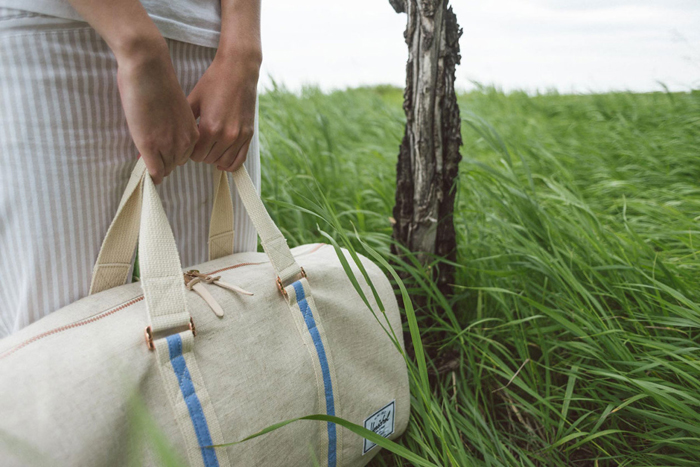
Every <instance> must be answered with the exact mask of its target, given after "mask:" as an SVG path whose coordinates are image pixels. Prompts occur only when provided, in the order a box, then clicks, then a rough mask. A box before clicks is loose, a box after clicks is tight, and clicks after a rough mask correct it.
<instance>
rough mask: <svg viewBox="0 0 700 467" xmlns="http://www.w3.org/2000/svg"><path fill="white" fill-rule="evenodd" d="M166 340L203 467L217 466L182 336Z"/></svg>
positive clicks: (173, 336)
mask: <svg viewBox="0 0 700 467" xmlns="http://www.w3.org/2000/svg"><path fill="white" fill-rule="evenodd" d="M167 341H168V351H169V353H170V364H171V365H172V367H173V371H174V372H175V376H177V382H178V384H179V386H180V391H181V392H182V397H183V398H184V399H185V404H186V405H187V410H188V411H189V413H190V419H191V420H192V425H193V426H194V432H195V434H196V436H197V442H198V443H199V448H200V450H201V451H202V460H203V461H204V465H205V467H219V461H218V459H217V458H216V450H215V449H214V448H212V447H207V446H211V445H213V444H214V443H213V441H212V439H211V434H210V433H209V426H208V425H207V419H206V417H205V416H204V410H203V409H202V404H201V403H200V402H199V398H198V397H197V392H196V391H195V388H194V384H193V383H192V378H191V377H190V372H189V370H188V369H187V364H186V363H185V357H184V356H183V355H182V338H181V337H180V334H174V335H172V336H168V338H167Z"/></svg>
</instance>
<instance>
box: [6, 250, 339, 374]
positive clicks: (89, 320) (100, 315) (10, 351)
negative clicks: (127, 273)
mask: <svg viewBox="0 0 700 467" xmlns="http://www.w3.org/2000/svg"><path fill="white" fill-rule="evenodd" d="M325 245H326V244H325V243H319V244H317V245H316V247H314V248H312V249H311V250H309V251H307V252H304V253H301V254H300V255H298V256H305V255H310V254H311V253H315V252H316V251H318V250H319V249H321V247H323V246H325ZM267 263H269V261H260V262H257V263H253V262H249V263H238V264H234V265H233V266H229V267H226V268H221V269H217V270H216V271H212V272H210V273H208V274H206V275H208V276H211V275H212V274H217V273H220V272H224V271H230V270H231V269H236V268H240V267H243V266H256V265H259V264H267ZM141 300H143V295H138V296H136V297H134V298H132V299H131V300H129V301H127V302H125V303H123V304H121V305H117V306H116V307H114V308H112V309H111V310H107V311H103V312H101V313H98V314H96V315H94V316H92V317H90V318H85V319H83V320H81V321H76V322H75V323H71V324H66V325H64V326H59V327H57V328H54V329H51V330H49V331H45V332H42V333H40V334H37V335H36V336H34V337H30V338H29V339H27V340H25V341H23V342H20V343H19V344H17V345H16V346H14V347H12V348H9V349H7V350H6V351H5V352H3V353H1V354H0V360H2V359H3V358H5V357H7V356H9V355H11V354H13V353H15V352H16V351H18V350H19V349H21V348H23V347H26V346H27V345H29V344H31V343H33V342H36V341H38V340H39V339H43V338H44V337H47V336H50V335H52V334H57V333H59V332H63V331H67V330H70V329H73V328H77V327H80V326H84V325H86V324H90V323H94V322H95V321H97V320H98V319H102V318H105V317H107V316H110V315H113V314H114V313H116V312H118V311H121V310H123V309H125V308H128V307H130V306H131V305H134V304H136V303H138V302H140V301H141Z"/></svg>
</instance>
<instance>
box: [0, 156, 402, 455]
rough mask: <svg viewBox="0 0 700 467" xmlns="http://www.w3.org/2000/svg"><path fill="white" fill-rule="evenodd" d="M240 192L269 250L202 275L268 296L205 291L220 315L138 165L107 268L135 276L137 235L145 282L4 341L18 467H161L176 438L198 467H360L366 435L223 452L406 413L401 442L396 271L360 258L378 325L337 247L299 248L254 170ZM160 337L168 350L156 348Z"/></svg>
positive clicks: (2, 374)
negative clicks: (186, 275) (186, 276)
mask: <svg viewBox="0 0 700 467" xmlns="http://www.w3.org/2000/svg"><path fill="white" fill-rule="evenodd" d="M214 180H218V181H217V182H216V185H217V186H216V187H215V190H214V192H215V198H217V196H216V193H217V192H218V190H226V191H227V190H228V178H227V177H225V176H222V174H220V173H219V172H218V171H216V172H215V173H214ZM233 180H234V182H235V185H236V189H237V191H238V193H239V195H240V199H241V200H242V202H243V205H244V206H245V208H246V210H247V211H248V214H249V217H250V219H251V221H252V223H253V224H254V225H255V228H256V230H257V231H258V233H259V235H260V237H261V243H262V244H263V246H264V248H265V251H266V252H265V253H253V252H250V253H236V254H228V255H223V256H221V257H219V258H217V259H213V260H211V261H209V262H206V263H203V264H200V265H197V266H194V267H195V268H196V269H198V270H199V271H201V272H203V273H207V274H213V275H216V276H220V278H221V280H223V281H226V282H227V283H230V284H235V285H237V286H239V287H241V288H243V289H245V290H248V291H251V292H253V293H254V295H252V296H246V295H241V294H237V293H234V292H231V291H230V290H227V289H224V288H221V287H217V286H216V285H214V284H206V285H205V286H206V287H207V289H208V291H209V292H210V293H211V295H212V296H213V297H214V299H215V300H216V301H217V302H218V303H219V304H220V305H221V307H222V308H223V309H224V316H223V317H218V316H217V315H216V314H215V313H214V312H213V311H212V310H211V308H210V307H209V305H208V304H207V303H206V302H205V301H204V300H203V299H202V298H201V297H200V296H199V295H197V294H196V293H193V292H191V291H189V290H187V288H186V287H185V286H184V280H183V276H182V268H181V265H180V261H179V258H178V255H177V249H176V247H175V241H174V238H173V235H172V232H171V230H170V227H169V225H168V221H167V217H166V216H165V213H164V212H163V209H162V206H161V204H160V200H159V197H158V193H157V191H156V190H155V187H154V186H153V183H152V181H151V180H150V177H148V176H147V175H146V170H145V166H144V164H143V163H142V162H139V163H138V164H137V166H136V168H135V169H134V173H133V174H132V178H131V181H130V182H129V184H128V186H127V190H126V192H125V194H124V197H123V199H122V202H121V203H120V210H119V212H118V215H117V216H116V217H115V220H114V221H113V223H112V226H111V227H110V230H109V231H108V235H107V237H106V239H105V242H104V245H103V248H102V251H101V252H100V257H102V256H103V253H104V254H105V255H106V256H105V258H107V257H109V261H114V264H118V265H120V266H119V267H118V268H116V269H118V270H119V271H122V270H123V269H124V268H123V267H122V266H121V265H122V264H125V263H126V262H128V261H129V260H126V259H125V258H130V257H131V256H133V248H134V243H133V241H132V240H131V238H133V236H134V232H135V231H137V232H138V234H137V236H138V238H139V240H138V248H139V258H140V265H141V275H142V281H141V283H135V284H124V278H123V274H122V273H121V272H119V273H118V274H106V275H102V279H100V280H99V281H98V282H100V283H101V284H103V285H104V286H105V287H106V288H104V289H103V290H102V291H100V292H97V293H94V294H92V295H90V296H88V297H86V298H84V299H82V300H80V301H78V302H75V303H73V304H72V305H69V306H67V307H65V308H62V309H61V310H58V311H56V312H54V313H52V314H50V315H49V316H47V317H45V318H43V319H41V320H39V321H38V322H36V323H34V324H32V325H30V326H29V327H27V328H25V329H23V330H21V331H20V332H18V333H17V334H15V335H12V336H10V337H8V338H5V339H3V340H1V341H0V413H2V414H3V416H2V417H0V459H2V460H3V465H10V466H12V465H32V464H36V463H42V462H43V463H46V462H48V463H50V465H124V464H126V463H129V462H132V463H135V464H134V465H158V464H159V463H160V462H162V459H161V457H160V454H159V453H158V450H157V449H156V448H155V447H156V446H157V445H158V443H156V441H155V440H157V439H160V438H159V437H162V439H163V440H165V441H164V443H165V444H166V446H168V448H167V449H166V451H167V452H170V453H171V454H173V455H175V456H177V457H179V458H181V459H183V460H184V462H186V463H187V464H188V465H192V466H194V465H197V466H207V467H208V466H213V465H222V466H223V465H241V466H252V465H259V466H276V465H279V466H303V465H313V464H314V463H316V462H318V464H319V465H322V466H360V465H365V464H366V463H367V462H369V460H370V459H371V458H372V457H373V456H374V455H376V453H377V452H378V451H379V447H374V448H373V449H371V450H369V451H368V452H365V451H366V445H365V443H364V442H363V439H362V438H361V437H359V436H357V435H355V434H354V433H352V432H350V431H349V430H346V429H344V428H342V427H340V426H336V425H335V424H332V423H326V422H319V421H299V422H295V423H292V424H290V425H286V426H284V427H282V428H280V429H278V430H276V431H273V432H270V433H268V434H265V435H263V436H260V437H257V438H254V439H251V440H249V441H246V442H243V443H239V444H233V445H230V446H225V447H214V446H215V445H220V444H225V443H233V442H236V441H240V440H242V439H244V438H246V437H248V436H250V435H252V434H254V433H257V432H258V431H260V430H262V429H264V428H266V427H268V426H270V425H272V424H275V423H279V422H282V421H284V420H288V419H292V418H296V417H302V416H305V415H311V414H328V415H335V416H338V417H341V418H344V419H347V420H349V421H351V422H353V423H356V424H358V425H361V426H362V425H363V423H365V421H366V420H367V419H368V417H371V416H372V414H375V413H376V412H377V411H378V410H380V409H382V408H383V407H386V406H387V405H388V404H392V403H393V404H394V405H393V407H395V410H394V413H393V415H392V416H393V417H394V419H393V420H392V427H393V433H392V434H391V435H390V436H389V437H390V438H392V439H393V438H396V437H397V436H399V435H400V434H401V433H402V432H403V431H404V430H405V428H406V425H407V423H408V417H409V412H410V399H409V389H408V375H407V368H406V365H405V362H404V360H403V357H402V355H401V353H400V352H399V350H398V349H397V347H396V346H395V344H394V343H393V342H392V340H391V339H390V338H389V336H388V335H387V333H386V332H385V330H384V329H383V328H382V325H384V326H385V327H390V328H392V329H393V330H394V332H395V334H396V336H397V337H398V343H399V345H400V346H401V347H403V340H402V332H401V319H400V315H399V311H398V305H397V302H396V298H395V296H394V293H393V290H392V287H391V284H390V283H389V281H388V280H387V278H386V276H385V275H384V273H383V272H382V270H381V269H380V268H379V267H378V266H376V265H375V264H374V263H372V262H371V261H370V260H368V259H367V258H365V257H363V256H360V259H361V262H362V264H363V266H364V267H365V268H366V270H367V273H368V275H369V278H370V280H371V282H372V283H373V284H374V286H375V288H376V291H377V293H378V296H379V297H380V299H381V302H382V303H383V305H384V309H385V313H381V312H379V307H378V306H377V303H376V302H375V300H374V296H373V293H372V291H371V289H370V287H369V285H368V284H366V283H365V281H364V280H363V279H360V280H359V282H360V284H361V287H362V289H363V291H364V293H365V295H366V297H367V298H368V300H369V302H370V304H371V305H372V307H373V309H374V310H375V311H377V315H376V317H375V315H373V314H372V312H371V311H370V310H369V309H368V308H367V307H366V306H365V304H364V302H363V300H362V299H361V297H360V296H359V295H358V293H357V291H356V290H355V289H354V288H353V286H352V284H351V282H350V280H349V279H348V277H347V276H346V273H345V271H344V270H343V267H342V265H341V263H340V261H339V259H338V256H337V254H336V252H335V250H334V249H333V248H332V247H330V246H327V245H323V244H312V245H303V246H300V247H296V248H294V249H291V250H290V249H289V248H288V247H287V243H286V241H285V240H284V237H283V236H282V234H281V233H280V231H279V229H278V228H277V227H276V226H275V224H274V222H273V221H272V219H271V218H270V216H269V214H268V213H267V211H266V210H265V208H264V205H263V203H262V201H261V200H260V198H259V196H258V194H257V192H256V191H255V188H254V185H253V183H252V181H251V180H250V177H249V176H248V174H247V172H246V171H245V168H243V169H241V170H239V171H237V172H236V173H235V174H234V176H233ZM224 184H226V186H223V185H224ZM134 200H136V201H134ZM229 200H230V197H229ZM226 204H227V203H224V204H223V205H219V207H217V203H214V205H215V206H214V211H213V213H212V217H217V220H216V223H217V225H219V227H217V228H213V229H210V236H213V237H217V236H219V235H220V234H221V233H227V232H228V231H229V230H231V231H232V230H233V227H232V225H231V222H230V221H231V220H232V219H233V217H230V216H229V217H226V216H225V215H222V217H221V218H219V214H217V212H223V211H226V210H227V209H228V208H230V205H226ZM221 206H225V207H221ZM222 219H226V220H222ZM219 222H220V224H219ZM214 224H215V223H214V222H213V221H212V225H214ZM227 225H228V226H229V227H230V228H229V227H227ZM224 236H225V235H224ZM217 238H218V237H217ZM116 239H119V240H116ZM124 239H127V241H125V240H124ZM210 244H211V239H210ZM108 245H112V246H110V247H108ZM106 248H107V250H109V251H105V249H106ZM222 248H223V249H224V250H226V249H228V248H229V247H228V246H225V245H224V246H223V247H222ZM343 254H345V255H346V256H347V257H348V258H347V259H348V261H349V263H350V264H351V268H352V270H353V272H354V273H355V275H356V277H358V278H361V277H362V274H361V273H360V271H359V270H358V268H357V267H356V265H355V264H354V263H353V261H352V259H351V258H350V257H349V254H348V253H347V252H345V251H343ZM105 264H109V263H106V262H105V263H103V264H100V261H99V260H98V264H97V265H96V267H95V271H94V272H95V276H100V275H101V272H100V271H102V270H108V269H109V268H106V269H105V268H103V266H104V265H105ZM302 268H303V271H304V272H305V274H302ZM278 277H279V278H280V281H281V283H282V284H283V286H284V290H285V291H286V294H282V293H281V292H280V290H279V289H278V287H277V284H276V280H277V278H278ZM94 283H95V282H94V281H93V284H94ZM190 318H192V320H193V322H194V323H195V328H196V335H194V334H193V333H192V332H191V331H190V329H189V327H188V326H189V321H190ZM147 326H151V330H152V333H153V335H154V337H155V340H154V347H155V349H154V350H149V349H148V347H147V345H146V342H145V338H144V330H145V328H146V327H147ZM144 420H145V421H144Z"/></svg>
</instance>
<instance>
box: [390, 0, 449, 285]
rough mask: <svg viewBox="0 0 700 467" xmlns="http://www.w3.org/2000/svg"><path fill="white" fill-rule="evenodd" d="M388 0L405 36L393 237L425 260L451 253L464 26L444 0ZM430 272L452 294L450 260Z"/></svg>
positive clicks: (444, 256)
mask: <svg viewBox="0 0 700 467" xmlns="http://www.w3.org/2000/svg"><path fill="white" fill-rule="evenodd" d="M389 2H390V3H391V5H392V6H393V7H394V9H395V10H396V11H397V12H398V13H402V12H405V13H407V14H408V23H407V26H406V31H405V32H404V37H405V38H406V44H407V45H408V51H409V57H408V63H407V64H406V90H405V91H404V104H403V107H404V112H405V113H406V131H405V133H404V137H403V141H402V142H401V147H400V152H399V158H398V163H397V167H396V205H395V206H394V219H395V220H396V223H395V224H394V238H395V239H396V240H398V241H399V242H400V243H401V244H403V245H404V246H406V247H407V248H408V249H409V250H411V251H412V252H415V253H417V256H418V258H419V259H420V260H421V262H422V263H423V264H426V263H427V262H429V261H430V260H431V259H432V258H433V257H434V255H437V256H440V257H443V258H446V259H447V260H449V261H455V260H456V254H457V242H456V237H455V228H454V222H453V211H454V201H455V194H456V190H457V187H456V185H455V182H456V180H457V174H458V167H459V161H460V160H461V158H462V156H461V155H460V153H459V147H460V146H461V145H462V138H461V134H460V124H461V121H460V116H459V107H458V106H457V96H456V94H455V88H454V82H455V67H456V66H457V65H458V64H459V61H460V54H459V37H460V36H461V35H462V30H461V28H460V27H459V25H458V24H457V17H456V16H455V14H454V12H453V11H452V8H451V7H448V3H449V0H389ZM395 252H396V251H395ZM433 273H434V274H435V276H436V277H435V279H436V280H437V283H438V286H439V288H440V290H442V292H443V293H446V294H450V293H451V292H452V288H451V284H453V283H454V268H453V267H452V266H450V265H449V264H446V263H440V264H439V265H438V268H437V271H433Z"/></svg>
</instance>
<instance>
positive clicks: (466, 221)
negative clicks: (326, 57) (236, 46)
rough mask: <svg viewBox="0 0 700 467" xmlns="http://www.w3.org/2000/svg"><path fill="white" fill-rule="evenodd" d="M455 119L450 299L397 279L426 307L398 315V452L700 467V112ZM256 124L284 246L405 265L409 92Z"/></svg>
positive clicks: (545, 99)
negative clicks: (401, 158) (405, 384)
mask: <svg viewBox="0 0 700 467" xmlns="http://www.w3.org/2000/svg"><path fill="white" fill-rule="evenodd" d="M460 106H461V109H462V117H463V128H462V130H463V132H462V133H463V139H464V147H463V149H462V154H463V156H464V161H463V163H462V165H461V167H460V169H461V174H460V178H459V194H458V201H457V208H456V219H455V222H456V226H457V231H458V235H459V252H458V253H459V254H458V257H459V261H458V262H459V268H458V271H457V281H456V282H457V283H456V284H455V288H456V291H457V293H456V295H455V296H454V297H451V298H446V297H443V296H441V295H440V294H439V292H438V291H437V290H436V289H435V287H434V286H433V285H432V284H431V283H430V281H429V280H427V275H426V272H425V271H424V269H423V268H421V267H420V266H419V265H417V264H416V263H415V262H412V261H410V260H408V261H405V262H403V263H402V262H399V263H393V264H398V266H397V269H398V270H399V271H402V272H404V273H405V274H408V275H409V277H410V278H409V279H407V280H406V281H405V287H406V292H407V294H408V295H409V296H412V297H416V296H418V295H422V296H425V297H427V306H425V307H424V308H422V309H419V310H416V315H415V317H414V315H413V314H412V313H411V310H410V309H408V308H410V306H407V310H406V311H407V312H408V315H407V317H406V318H407V319H406V321H407V322H412V323H413V324H415V326H416V329H414V331H417V330H419V332H420V336H421V341H422V344H420V343H418V340H417V339H416V340H415V343H416V344H417V348H422V347H423V345H424V346H425V348H426V355H427V357H426V359H427V360H426V361H425V368H424V369H421V365H422V361H421V358H420V353H418V357H417V359H416V360H415V361H411V362H410V368H411V385H412V394H413V400H412V419H411V423H410V425H409V428H408V430H407V432H406V434H405V435H404V436H403V437H402V438H401V439H400V441H399V442H400V444H402V445H403V446H404V447H405V448H407V449H408V450H410V451H411V452H412V453H413V454H415V455H417V456H419V457H420V458H422V459H424V460H425V462H426V464H425V465H430V464H434V465H439V466H448V465H455V466H466V465H488V466H514V465H523V466H571V465H580V466H587V465H591V466H593V465H599V466H608V465H610V466H612V465H622V466H627V465H629V466H632V465H634V466H652V465H654V466H660V465H678V466H686V465H687V466H691V465H692V466H696V465H698V464H700V360H699V358H698V355H699V351H700V338H699V337H698V336H699V332H700V293H699V291H698V287H697V284H698V282H699V279H700V261H699V258H698V254H697V253H696V250H697V248H698V247H700V236H698V234H699V233H700V229H698V217H697V216H698V215H699V214H698V213H700V183H699V182H700V157H699V156H700V151H699V149H698V142H699V141H700V93H697V92H696V93H691V94H670V93H664V92H659V93H651V94H630V93H612V94H604V95H586V96H565V95H557V94H546V95H538V96H528V95H526V94H522V93H512V94H509V95H505V94H503V93H501V92H498V91H497V90H494V89H490V88H483V89H480V90H478V91H475V92H471V93H468V94H464V95H461V96H460ZM260 114H261V124H260V128H261V135H262V145H263V166H264V170H263V195H264V198H265V201H266V204H267V205H268V207H269V208H270V211H271V213H272V215H273V217H274V218H275V220H276V221H277V222H278V225H280V227H281V228H282V230H283V231H284V233H285V234H286V235H287V237H288V239H289V240H290V243H292V244H294V245H296V244H302V243H311V242H315V241H325V242H328V241H329V240H328V238H326V237H324V235H323V232H322V231H325V232H327V233H328V234H329V235H330V237H331V238H333V239H334V240H335V241H337V242H339V243H340V244H341V245H346V244H347V246H350V247H351V248H353V249H357V251H358V252H361V253H363V254H366V255H368V256H369V254H368V253H367V251H368V250H376V251H377V252H378V253H379V255H380V256H381V258H383V259H385V260H387V261H390V262H392V261H394V262H395V261H397V259H396V258H392V257H391V255H390V253H389V246H390V242H391V238H390V235H391V222H390V216H391V209H392V207H393V203H394V187H395V180H394V177H395V163H396V154H397V152H398V144H399V142H400V139H401V136H402V134H403V125H404V117H403V112H402V109H401V91H400V90H397V89H394V88H391V87H378V88H363V89H352V90H347V91H342V92H340V91H339V92H333V93H330V94H324V93H322V92H320V91H318V90H317V89H314V88H308V89H305V90H304V91H303V92H302V93H301V94H300V95H295V94H292V93H289V92H286V91H285V90H284V89H279V88H275V89H271V90H269V91H268V92H266V93H265V94H264V95H263V96H262V97H261V104H260ZM408 304H409V305H410V302H408ZM426 317H432V318H433V320H434V321H432V322H433V323H437V324H433V325H432V326H430V327H429V326H427V325H426V322H427V321H426ZM401 463H406V464H407V465H408V464H409V462H408V461H404V460H402V458H401V457H400V456H398V455H395V454H391V453H389V452H385V453H384V454H383V456H381V458H379V459H377V460H376V461H374V464H375V465H395V464H401ZM413 463H415V461H414V462H413Z"/></svg>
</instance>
